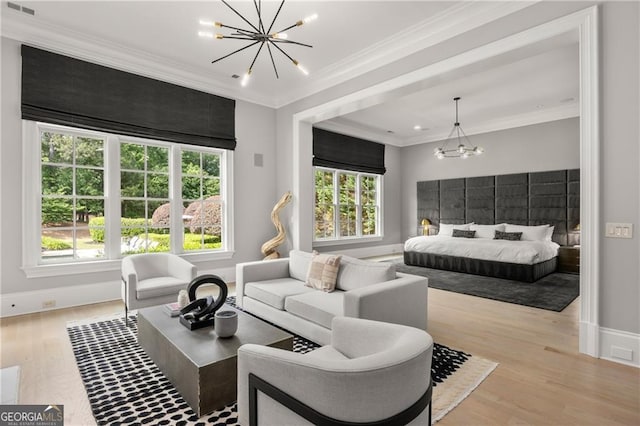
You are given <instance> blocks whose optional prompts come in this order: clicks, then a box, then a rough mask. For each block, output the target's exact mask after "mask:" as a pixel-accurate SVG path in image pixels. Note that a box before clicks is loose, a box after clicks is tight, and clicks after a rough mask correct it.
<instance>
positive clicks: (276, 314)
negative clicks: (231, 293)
mask: <svg viewBox="0 0 640 426" xmlns="http://www.w3.org/2000/svg"><path fill="white" fill-rule="evenodd" d="M312 256H313V255H312V254H311V253H307V252H303V251H298V250H292V251H291V252H290V253H289V257H288V258H284V259H275V260H267V261H257V262H246V263H239V264H238V265H237V266H236V303H237V305H238V306H239V307H240V308H242V309H243V310H245V311H247V312H250V313H252V314H254V315H257V316H258V317H260V318H263V319H265V320H266V321H269V322H271V323H274V324H276V325H279V326H281V327H283V328H285V329H287V330H289V331H291V332H293V333H296V334H298V335H300V336H303V337H306V338H307V339H309V340H311V341H313V342H316V343H319V344H321V345H327V344H329V343H330V342H331V321H332V320H333V318H334V317H341V316H345V317H353V318H364V319H370V320H376V321H382V322H389V323H396V324H404V325H409V326H412V327H416V328H419V329H422V330H425V329H426V326H427V287H428V281H427V278H425V277H420V276H416V275H409V274H402V273H398V272H396V270H395V265H393V264H392V263H388V262H372V261H364V260H360V259H355V258H353V257H349V256H342V258H341V261H340V268H339V271H338V278H337V281H336V290H335V291H333V292H330V293H326V292H322V291H319V290H315V289H312V288H310V287H306V286H305V285H304V283H305V281H306V277H307V271H308V269H309V265H310V263H311V259H312Z"/></svg>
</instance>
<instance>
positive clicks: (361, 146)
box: [313, 127, 386, 175]
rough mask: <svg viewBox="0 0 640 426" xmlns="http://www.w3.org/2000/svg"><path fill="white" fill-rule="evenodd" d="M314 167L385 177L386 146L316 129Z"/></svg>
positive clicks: (314, 131)
mask: <svg viewBox="0 0 640 426" xmlns="http://www.w3.org/2000/svg"><path fill="white" fill-rule="evenodd" d="M313 165H314V166H322V167H331V168H334V169H341V170H351V171H354V172H364V173H375V174H380V175H383V174H384V173H385V172H386V169H385V167H384V144H381V143H377V142H371V141H367V140H364V139H359V138H354V137H352V136H347V135H341V134H340V133H334V132H329V131H327V130H322V129H318V128H315V127H314V128H313Z"/></svg>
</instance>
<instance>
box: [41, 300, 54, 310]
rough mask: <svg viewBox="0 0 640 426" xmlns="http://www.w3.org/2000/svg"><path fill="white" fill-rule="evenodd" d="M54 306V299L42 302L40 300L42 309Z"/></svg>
mask: <svg viewBox="0 0 640 426" xmlns="http://www.w3.org/2000/svg"><path fill="white" fill-rule="evenodd" d="M55 307H56V301H55V300H45V301H44V302H42V308H43V309H49V308H55Z"/></svg>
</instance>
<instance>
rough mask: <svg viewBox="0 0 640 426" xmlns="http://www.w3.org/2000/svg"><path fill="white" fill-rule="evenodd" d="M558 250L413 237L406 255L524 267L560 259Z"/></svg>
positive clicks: (547, 245)
mask: <svg viewBox="0 0 640 426" xmlns="http://www.w3.org/2000/svg"><path fill="white" fill-rule="evenodd" d="M558 247H560V246H559V245H558V244H556V243H554V242H552V241H507V240H493V239H489V238H458V237H448V236H444V235H433V236H428V237H413V238H409V239H408V240H407V241H406V242H405V243H404V251H414V252H420V253H431V254H441V255H446V256H457V257H470V258H473V259H482V260H493V261H496V262H506V263H520V264H525V265H533V264H534V263H539V262H544V261H545V260H549V259H551V258H553V257H555V256H557V255H558Z"/></svg>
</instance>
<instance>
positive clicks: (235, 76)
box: [231, 74, 240, 78]
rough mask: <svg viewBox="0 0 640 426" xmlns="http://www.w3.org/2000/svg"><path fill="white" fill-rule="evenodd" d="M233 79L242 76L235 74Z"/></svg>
mask: <svg viewBox="0 0 640 426" xmlns="http://www.w3.org/2000/svg"><path fill="white" fill-rule="evenodd" d="M231 78H240V76H239V75H238V74H233V75H232V76H231Z"/></svg>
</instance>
